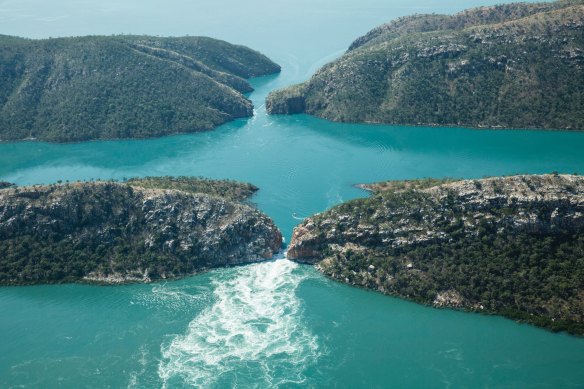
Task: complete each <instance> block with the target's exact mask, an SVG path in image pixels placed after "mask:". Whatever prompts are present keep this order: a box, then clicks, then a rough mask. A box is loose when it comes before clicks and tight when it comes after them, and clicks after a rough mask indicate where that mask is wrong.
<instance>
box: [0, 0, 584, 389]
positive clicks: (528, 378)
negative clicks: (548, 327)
mask: <svg viewBox="0 0 584 389" xmlns="http://www.w3.org/2000/svg"><path fill="white" fill-rule="evenodd" d="M480 3H483V4H484V3H485V2H480ZM491 3H492V2H491ZM48 4H49V3H47V2H42V3H41V2H39V1H33V0H19V1H14V0H9V1H0V25H1V26H2V31H0V33H5V34H14V35H26V36H30V37H48V36H60V35H83V34H110V33H122V32H125V33H150V34H160V35H183V34H191V35H200V34H204V35H211V36H215V37H219V38H223V39H227V40H230V41H232V42H236V43H242V44H246V45H250V46H252V47H253V48H256V49H259V50H261V51H262V52H264V53H265V54H267V55H268V56H270V57H271V58H273V59H274V60H276V61H277V62H278V63H280V64H281V65H282V66H283V71H282V74H280V75H277V76H268V77H263V78H260V79H256V80H254V81H253V84H254V86H255V87H256V91H255V92H253V93H252V94H251V95H250V98H251V99H252V100H253V102H254V104H255V106H256V116H255V117H253V118H251V119H246V120H239V121H237V122H234V123H231V124H227V125H225V126H222V127H221V128H219V129H217V130H215V131H212V132H208V133H202V134H192V135H180V136H172V137H165V138H160V139H152V140H145V141H111V142H91V143H84V144H70V145H53V144H46V143H32V142H26V143H2V144H0V180H6V181H13V182H16V183H18V184H33V183H50V182H56V181H58V180H78V179H92V178H94V179H95V178H103V179H106V178H120V179H121V178H123V177H133V176H143V175H202V176H208V177H214V178H233V179H239V180H244V181H249V182H252V183H254V184H256V185H258V186H259V187H260V188H261V190H260V192H259V193H258V195H257V196H255V197H254V199H253V201H254V202H255V203H257V204H258V206H259V208H260V209H262V210H263V211H264V212H266V213H267V214H268V215H270V216H271V217H272V218H274V220H275V221H276V223H277V224H278V226H279V227H280V228H281V229H282V231H283V233H284V236H285V237H286V238H287V239H289V237H290V235H291V232H292V228H293V227H294V225H296V224H297V223H299V220H298V219H301V218H302V217H304V216H307V215H310V214H312V213H315V212H320V211H322V210H324V209H326V208H328V207H330V206H332V205H334V204H337V203H339V202H341V201H344V200H347V199H350V198H354V197H357V196H363V195H365V194H364V193H363V192H362V191H360V190H358V189H356V188H354V187H353V186H352V185H353V184H355V183H359V182H371V181H376V180H384V179H403V178H417V177H445V176H449V177H482V176H487V175H500V174H513V173H544V172H551V171H558V172H564V173H574V172H577V173H584V153H582V150H583V149H584V133H569V132H551V131H546V132H537V131H486V130H484V131H478V130H469V129H458V128H423V127H393V126H367V125H351V124H338V123H330V122H326V121H323V120H319V119H315V118H311V117H308V116H305V115H297V116H290V117H279V116H275V117H269V116H266V114H265V109H264V107H263V100H264V98H265V96H266V95H267V93H268V92H269V91H270V90H272V89H274V88H278V87H282V86H285V85H289V84H291V83H294V82H299V81H302V80H304V79H306V78H307V77H308V76H309V75H310V74H311V73H312V72H313V71H314V70H316V69H317V68H318V66H320V65H322V64H323V63H325V62H327V61H328V60H330V59H332V58H334V57H335V56H338V55H340V54H341V53H342V49H344V48H345V47H347V46H348V45H349V43H350V42H351V40H352V39H354V38H356V37H357V36H358V35H360V34H362V33H364V32H366V31H367V30H368V29H370V28H372V27H374V26H375V25H377V24H379V23H381V22H383V21H385V20H389V19H392V18H394V17H396V16H400V15H404V14H410V13H414V12H434V11H436V12H454V11H456V10H459V9H462V8H464V7H467V6H472V5H476V4H479V2H475V1H473V2H461V1H442V2H437V1H422V0H415V1H410V2H405V1H403V2H388V1H381V0H364V1H359V2H356V1H346V0H341V1H334V2H333V1H332V0H326V1H324V0H320V1H311V2H308V1H300V2H295V3H286V4H284V3H277V2H273V1H272V2H268V1H263V0H254V1H250V2H235V1H228V0H223V1H215V2H210V1H208V2H207V1H200V2H191V1H184V0H172V1H170V2H166V3H164V4H165V5H164V6H161V3H160V2H157V1H141V2H138V1H137V0H126V1H121V2H113V1H112V2H108V1H100V2H96V1H95V2H94V1H84V2H73V1H65V0H61V1H58V2H50V5H48ZM80 4H82V5H83V6H80ZM0 312H1V316H0V387H19V386H20V385H24V386H25V387H42V388H50V387H65V388H78V387H112V388H118V387H132V388H142V387H167V388H177V387H185V386H203V387H217V388H223V387H232V386H237V387H241V388H247V387H351V388H355V387H364V388H370V387H473V388H474V387H542V388H543V387H549V388H558V387H583V386H584V369H582V366H584V340H583V339H581V338H575V337H571V336H567V335H564V334H552V333H549V332H547V331H544V330H541V329H537V328H534V327H531V326H527V325H519V324H516V323H514V322H512V321H509V320H506V319H502V318H499V317H487V316H482V315H476V314H467V313H460V312H454V311H449V310H436V309H432V308H427V307H422V306H419V305H416V304H413V303H409V302H405V301H402V300H399V299H394V298H390V297H386V296H382V295H379V294H376V293H372V292H367V291H364V290H360V289H355V288H351V287H348V286H345V285H340V284H337V283H334V282H332V281H329V280H327V279H325V278H323V277H322V276H320V275H319V274H318V273H317V272H316V271H314V269H312V268H311V267H308V266H300V265H296V264H293V263H291V262H289V261H287V260H285V259H279V260H275V261H270V262H266V263H261V264H254V265H249V266H243V267H236V268H230V269H218V270H215V271H212V272H209V273H206V274H202V275H198V276H194V277H190V278H188V279H184V280H180V281H175V282H168V283H158V284H151V285H128V286H121V287H96V286H83V285H61V286H37V287H22V288H0Z"/></svg>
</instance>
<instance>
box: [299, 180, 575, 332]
mask: <svg viewBox="0 0 584 389" xmlns="http://www.w3.org/2000/svg"><path fill="white" fill-rule="evenodd" d="M367 187H368V188H369V189H370V190H372V191H373V195H372V197H371V198H368V199H358V200H353V201H349V202H347V203H345V204H341V205H339V206H337V207H334V208H332V209H330V210H328V211H326V212H324V213H321V214H318V215H315V216H313V217H311V218H308V219H306V220H305V221H304V222H303V223H302V224H301V225H299V226H298V227H296V229H295V230H294V234H293V237H292V240H291V242H290V246H289V249H288V258H290V259H294V260H297V261H301V262H306V263H315V264H317V267H318V268H319V270H320V271H322V272H323V273H324V274H326V275H328V276H330V277H332V278H335V279H338V280H340V281H342V282H346V283H348V284H352V285H359V286H363V287H366V288H370V289H374V290H378V291H380V292H382V293H387V294H392V295H396V296H401V297H405V298H409V299H412V300H415V301H418V302H421V303H425V304H432V305H434V306H439V307H453V308H463V309H469V310H476V311H481V312H489V313H497V314H503V315H506V316H508V317H511V318H515V319H518V320H524V321H528V322H531V323H534V324H537V325H541V326H545V327H548V328H551V329H555V330H568V331H570V332H573V333H578V334H584V237H583V234H582V232H584V177H578V176H570V175H539V176H514V177H505V178H488V179H481V180H463V181H454V182H451V181H445V182H443V183H440V182H439V181H437V180H422V181H406V182H389V183H382V184H374V185H369V186H367Z"/></svg>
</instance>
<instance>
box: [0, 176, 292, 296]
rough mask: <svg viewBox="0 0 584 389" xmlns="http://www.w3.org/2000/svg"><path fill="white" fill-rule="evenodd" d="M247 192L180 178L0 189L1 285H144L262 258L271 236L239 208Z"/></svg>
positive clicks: (271, 245)
mask: <svg viewBox="0 0 584 389" xmlns="http://www.w3.org/2000/svg"><path fill="white" fill-rule="evenodd" d="M166 189H173V190H166ZM256 190H257V188H256V187H255V186H253V185H251V184H245V183H238V182H234V181H226V180H223V181H213V180H207V179H197V178H188V177H181V178H177V179H171V178H169V177H162V178H157V177H148V178H145V179H134V180H130V182H128V183H120V182H84V183H71V184H63V185H57V184H53V185H46V186H33V187H15V188H6V189H2V190H0V285H22V284H37V283H55V282H59V283H60V282H77V281H81V282H100V283H121V282H148V281H151V280H156V279H165V278H175V277H180V276H184V275H189V274H193V273H195V272H197V271H200V270H203V269H208V268H211V267H217V266H224V265H231V264H239V263H247V262H253V261H258V260H262V259H265V258H269V257H271V256H272V255H273V254H275V253H276V252H277V251H278V250H279V249H280V245H281V243H282V236H281V234H280V232H279V231H278V229H277V227H276V226H275V225H274V224H273V222H272V221H271V220H270V219H269V218H268V217H267V216H265V215H264V214H262V213H261V212H259V211H258V210H256V209H255V208H253V207H251V206H249V205H248V204H244V203H241V202H240V201H241V200H244V199H246V198H247V197H248V196H249V195H251V193H253V192H254V191H256ZM221 194H225V197H221Z"/></svg>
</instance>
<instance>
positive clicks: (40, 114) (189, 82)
mask: <svg viewBox="0 0 584 389" xmlns="http://www.w3.org/2000/svg"><path fill="white" fill-rule="evenodd" d="M278 71H280V67H279V66H278V65H276V64H275V63H273V62H272V61H270V60H269V59H268V58H267V57H265V56H264V55H262V54H260V53H258V52H256V51H254V50H251V49H249V48H247V47H243V46H237V45H232V44H230V43H227V42H224V41H220V40H216V39H211V38H205V37H182V38H158V37H151V36H109V37H105V36H88V37H79V38H58V39H45V40H30V39H23V38H17V37H10V36H0V140H20V139H27V138H35V139H39V140H47V141H55V142H69V141H84V140H92V139H111V138H146V137H152V136H160V135H166V134H175V133H186V132H194V131H202V130H209V129H212V128H214V127H216V126H218V125H220V124H223V123H225V122H227V121H230V120H233V119H235V118H240V117H246V116H251V115H252V114H253V107H252V103H251V101H249V100H248V99H246V98H245V97H244V96H243V93H247V92H250V91H252V87H251V86H250V85H249V83H248V82H247V81H246V80H245V78H249V77H254V76H261V75H265V74H270V73H276V72H278Z"/></svg>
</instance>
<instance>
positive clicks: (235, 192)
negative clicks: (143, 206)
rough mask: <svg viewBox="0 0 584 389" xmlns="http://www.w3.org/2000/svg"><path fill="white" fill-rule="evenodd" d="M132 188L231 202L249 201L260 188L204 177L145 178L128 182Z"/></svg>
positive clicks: (244, 183)
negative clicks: (172, 192)
mask: <svg viewBox="0 0 584 389" xmlns="http://www.w3.org/2000/svg"><path fill="white" fill-rule="evenodd" d="M126 183H128V184H129V185H131V186H134V187H139V188H144V189H174V190H180V191H182V192H187V193H204V194H208V195H210V196H217V197H222V198H224V199H227V200H231V201H244V200H247V199H249V198H250V197H251V196H253V194H254V193H255V192H257V191H258V190H259V188H258V187H257V186H255V185H252V184H249V183H247V182H239V181H233V180H211V179H208V178H203V177H197V178H193V177H169V176H167V177H144V178H132V179H129V180H128V181H126Z"/></svg>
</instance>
